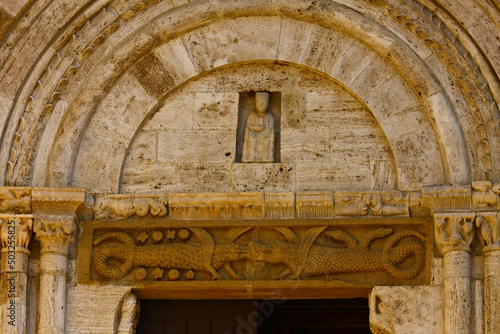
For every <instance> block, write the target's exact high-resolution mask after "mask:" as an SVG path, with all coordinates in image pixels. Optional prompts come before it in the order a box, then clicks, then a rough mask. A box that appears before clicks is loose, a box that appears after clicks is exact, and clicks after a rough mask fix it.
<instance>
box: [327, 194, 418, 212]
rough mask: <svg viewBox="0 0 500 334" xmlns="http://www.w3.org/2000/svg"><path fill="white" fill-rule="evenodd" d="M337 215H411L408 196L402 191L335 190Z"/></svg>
mask: <svg viewBox="0 0 500 334" xmlns="http://www.w3.org/2000/svg"><path fill="white" fill-rule="evenodd" d="M334 196H335V216H336V217H358V216H402V217H409V216H410V211H409V204H410V203H409V200H408V197H407V196H406V195H405V194H404V193H403V192H400V191H367V192H352V191H342V192H335V193H334Z"/></svg>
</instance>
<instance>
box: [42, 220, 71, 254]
mask: <svg viewBox="0 0 500 334" xmlns="http://www.w3.org/2000/svg"><path fill="white" fill-rule="evenodd" d="M75 230H76V224H75V219H74V218H73V217H71V216H68V217H46V218H35V223H34V226H33V231H34V232H35V239H37V240H38V241H40V244H41V246H42V249H41V251H42V252H54V253H62V254H64V255H66V254H67V253H68V250H69V246H70V245H71V243H72V242H73V241H74V239H73V233H74V232H75Z"/></svg>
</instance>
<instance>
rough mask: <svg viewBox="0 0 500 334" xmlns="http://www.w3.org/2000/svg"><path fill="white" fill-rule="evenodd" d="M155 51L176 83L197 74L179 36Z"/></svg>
mask: <svg viewBox="0 0 500 334" xmlns="http://www.w3.org/2000/svg"><path fill="white" fill-rule="evenodd" d="M155 53H156V54H157V55H158V56H159V57H160V59H161V60H162V61H163V64H164V65H165V67H166V69H167V70H168V72H169V73H170V75H171V76H172V78H173V79H174V81H175V83H176V84H180V83H182V82H184V81H186V80H188V79H190V78H192V77H194V76H196V75H198V74H199V72H198V71H197V70H196V69H195V68H194V65H193V63H192V62H191V59H190V58H189V54H188V52H187V50H186V48H185V46H184V45H183V44H182V41H181V40H180V39H179V38H177V39H174V40H172V41H170V42H169V43H167V44H164V45H162V46H160V47H159V48H158V49H156V50H155Z"/></svg>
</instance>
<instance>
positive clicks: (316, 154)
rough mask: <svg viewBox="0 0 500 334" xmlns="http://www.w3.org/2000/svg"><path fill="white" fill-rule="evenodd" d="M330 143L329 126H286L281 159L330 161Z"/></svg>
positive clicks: (290, 160)
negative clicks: (293, 127) (304, 127)
mask: <svg viewBox="0 0 500 334" xmlns="http://www.w3.org/2000/svg"><path fill="white" fill-rule="evenodd" d="M329 144H330V130H329V129H328V128H324V127H322V128H312V129H311V128H308V129H290V128H284V129H282V131H281V161H283V162H295V161H328V160H330V148H329Z"/></svg>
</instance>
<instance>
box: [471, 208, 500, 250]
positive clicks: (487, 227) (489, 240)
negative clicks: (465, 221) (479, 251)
mask: <svg viewBox="0 0 500 334" xmlns="http://www.w3.org/2000/svg"><path fill="white" fill-rule="evenodd" d="M476 226H477V227H478V229H479V233H478V235H479V237H480V238H481V240H482V241H483V242H484V243H485V246H484V247H483V252H489V251H498V250H500V213H498V212H487V213H486V212H485V213H478V214H477V218H476Z"/></svg>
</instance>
